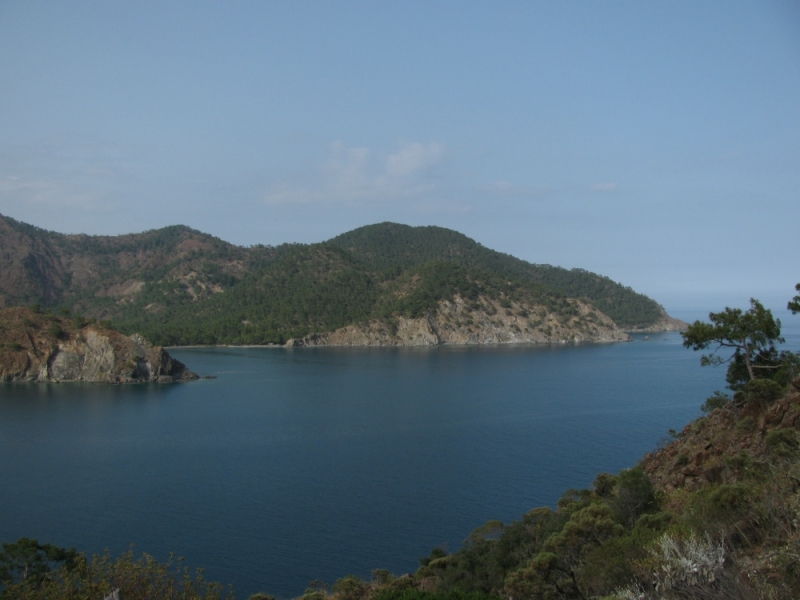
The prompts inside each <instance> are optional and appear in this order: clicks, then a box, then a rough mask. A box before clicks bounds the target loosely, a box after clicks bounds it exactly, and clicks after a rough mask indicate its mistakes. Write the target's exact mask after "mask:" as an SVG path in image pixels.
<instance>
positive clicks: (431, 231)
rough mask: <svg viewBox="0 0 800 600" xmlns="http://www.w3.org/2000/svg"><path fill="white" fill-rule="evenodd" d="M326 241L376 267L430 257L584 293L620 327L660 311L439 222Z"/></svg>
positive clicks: (614, 286)
mask: <svg viewBox="0 0 800 600" xmlns="http://www.w3.org/2000/svg"><path fill="white" fill-rule="evenodd" d="M330 243H331V244H334V245H336V246H339V247H341V248H345V249H347V250H349V251H350V252H352V253H353V254H354V255H356V256H357V257H359V258H360V259H362V260H363V261H364V262H365V263H366V264H367V265H369V267H370V268H371V269H375V270H377V271H387V270H392V269H395V270H398V271H399V270H403V269H407V268H409V267H414V266H417V265H420V264H424V263H427V262H433V261H446V262H450V263H454V264H457V265H460V266H463V267H467V268H477V269H481V270H483V271H488V272H490V273H494V274H495V275H498V276H501V277H506V278H508V279H512V280H520V281H525V282H530V283H537V284H542V285H543V286H544V287H545V288H547V289H549V290H552V291H555V292H558V293H561V294H563V295H564V296H569V297H573V298H587V299H588V300H590V301H591V302H592V304H594V305H595V306H596V307H597V308H599V309H600V310H601V311H602V312H604V313H605V314H607V315H608V316H609V317H611V318H612V319H614V321H615V322H616V323H617V324H618V325H619V326H621V327H624V328H641V327H648V326H649V325H652V324H653V323H655V322H656V321H658V320H659V319H661V318H662V317H663V316H664V309H663V308H662V307H661V306H660V305H659V304H658V303H656V302H655V301H653V300H652V299H650V298H648V297H647V296H644V295H643V294H639V293H636V292H635V291H633V290H632V289H631V288H629V287H625V286H623V285H621V284H619V283H616V282H614V281H612V280H611V279H609V278H608V277H604V276H602V275H597V274H596V273H591V272H589V271H585V270H584V269H572V270H569V269H564V268H561V267H553V266H551V265H537V264H531V263H529V262H526V261H524V260H520V259H519V258H515V257H513V256H511V255H509V254H503V253H502V252H497V251H495V250H490V249H489V248H485V247H484V246H482V245H481V244H479V243H478V242H476V241H474V240H472V239H470V238H468V237H467V236H465V235H464V234H462V233H459V232H457V231H453V230H451V229H445V228H443V227H435V226H430V227H410V226H408V225H400V224H397V223H379V224H377V225H368V226H366V227H360V228H358V229H354V230H353V231H349V232H347V233H343V234H341V235H339V236H337V237H335V238H333V239H332V240H330Z"/></svg>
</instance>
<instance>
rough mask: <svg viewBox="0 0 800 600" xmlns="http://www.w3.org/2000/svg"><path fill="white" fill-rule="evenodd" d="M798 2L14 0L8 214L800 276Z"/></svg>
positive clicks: (702, 298)
mask: <svg viewBox="0 0 800 600" xmlns="http://www.w3.org/2000/svg"><path fill="white" fill-rule="evenodd" d="M799 208H800V2H798V1H797V0H792V1H789V0H783V1H781V0H758V1H750V2H748V1H735V0H734V1H731V0H724V1H713V0H709V1H704V2H696V1H695V0H692V1H681V0H671V1H657V0H656V1H652V2H640V1H636V2H623V1H618V2H617V1H609V2H594V1H579V0H575V1H570V2H537V1H533V0H528V1H524V2H515V1H500V2H488V1H486V2H470V1H460V2H450V1H445V0H438V1H433V2H431V1H430V0H426V1H422V2H415V1H411V0H409V1H403V2H366V1H365V2H352V1H347V0H342V1H339V2H321V1H320V2H307V1H302V0H297V1H285V2H270V1H262V2H237V1H230V2H222V1H213V2H212V1H202V0H201V1H197V2H169V1H167V2H164V1H158V2H147V1H137V2H125V3H124V2H84V1H82V0H74V1H71V2H60V1H59V2H50V1H47V0H42V1H34V2H23V1H16V0H0V214H3V215H5V216H9V217H12V218H14V219H17V220H20V221H24V222H27V223H31V224H33V225H37V226H39V227H43V228H45V229H49V230H54V231H59V232H63V233H89V234H99V235H117V234H121V233H130V232H140V231H144V230H148V229H156V228H160V227H164V226H167V225H175V224H183V225H188V226H190V227H193V228H195V229H198V230H200V231H203V232H206V233H210V234H212V235H214V236H217V237H219V238H222V239H224V240H226V241H228V242H231V243H234V244H238V245H244V246H248V245H253V244H270V245H277V244H281V243H284V242H304V243H309V242H318V241H323V240H325V239H329V238H331V237H333V236H335V235H337V234H339V233H342V232H345V231H349V230H351V229H353V228H356V227H360V226H362V225H367V224H371V223H378V222H382V221H394V222H399V223H406V224H409V225H438V226H441V227H447V228H451V229H455V230H458V231H460V232H462V233H464V234H466V235H468V236H470V237H471V238H473V239H475V240H476V241H478V242H480V243H481V244H483V245H484V246H487V247H489V248H493V249H495V250H499V251H502V252H506V253H509V254H513V255H514V256H517V257H519V258H522V259H524V260H527V261H530V262H533V263H546V264H553V265H558V266H562V267H567V268H574V267H580V268H583V269H588V270H590V271H595V272H597V273H600V274H603V275H607V276H608V277H611V278H612V279H614V280H615V281H619V282H621V283H623V284H624V285H627V286H630V287H632V288H634V289H635V290H637V291H639V292H642V293H645V294H647V295H648V296H650V297H652V298H654V299H656V300H658V301H659V302H661V303H662V304H664V305H665V306H666V307H667V309H668V310H669V309H672V308H681V307H706V306H707V307H709V308H722V306H723V305H746V304H747V300H748V299H749V298H750V297H751V296H755V297H756V298H760V299H761V300H763V301H764V302H765V303H773V304H774V305H776V306H785V303H786V301H787V300H789V298H790V297H791V296H793V295H794V293H795V292H794V285H795V284H796V283H798V282H800V260H799V259H800V227H799V226H800V215H799V214H798V213H799V212H800V211H799V210H798V209H799Z"/></svg>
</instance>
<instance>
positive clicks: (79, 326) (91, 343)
mask: <svg viewBox="0 0 800 600" xmlns="http://www.w3.org/2000/svg"><path fill="white" fill-rule="evenodd" d="M197 377H198V376H197V375H196V374H195V373H193V372H192V371H190V370H189V369H188V368H186V366H185V365H184V364H183V363H181V362H180V361H177V360H175V359H173V358H172V357H170V355H169V354H168V353H167V352H166V351H165V350H164V349H163V348H161V347H159V346H153V345H152V344H150V343H149V342H148V341H147V340H145V339H144V338H143V337H142V336H140V335H132V336H125V335H123V334H121V333H119V332H117V331H114V330H113V329H110V328H108V327H104V326H103V325H100V324H98V323H94V322H93V323H88V322H86V321H85V320H83V319H82V318H80V317H77V318H74V319H71V318H67V317H63V316H62V317H58V316H54V315H50V314H43V313H40V312H35V311H33V310H30V309H26V308H6V309H0V381H38V382H67V381H86V382H93V383H145V382H158V383H166V382H173V381H187V380H191V379H197Z"/></svg>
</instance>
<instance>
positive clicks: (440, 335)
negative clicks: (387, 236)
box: [286, 296, 630, 347]
mask: <svg viewBox="0 0 800 600" xmlns="http://www.w3.org/2000/svg"><path fill="white" fill-rule="evenodd" d="M570 304H571V306H572V311H571V312H572V313H573V314H572V315H570V316H569V317H565V316H563V315H559V314H557V313H554V312H549V311H548V310H547V309H546V308H545V307H543V306H533V305H523V304H518V303H506V304H505V306H504V305H502V304H501V303H500V302H498V301H497V300H492V299H490V298H487V297H483V296H481V297H479V298H478V301H477V302H468V301H465V299H464V298H462V297H461V296H455V297H454V298H453V300H442V301H440V302H439V303H438V305H437V307H436V309H435V310H432V311H429V312H428V314H427V315H425V316H424V317H419V318H408V317H394V318H391V319H380V320H378V319H375V320H370V321H367V322H365V323H358V324H355V325H349V326H347V327H343V328H341V329H337V330H336V331H332V332H329V333H313V334H311V335H307V336H305V337H303V338H298V339H291V340H289V341H288V342H287V343H286V345H287V346H294V347H298V346H438V345H443V344H445V345H473V344H522V343H566V342H619V341H627V340H629V339H630V336H628V334H627V333H625V332H624V331H622V330H621V329H619V328H618V327H617V326H616V325H615V324H614V322H613V321H612V320H611V319H610V318H609V317H607V316H606V315H604V314H603V313H601V312H600V311H598V310H597V309H596V308H594V307H592V306H590V305H588V304H586V303H584V302H581V301H579V300H571V301H570ZM476 307H479V308H476Z"/></svg>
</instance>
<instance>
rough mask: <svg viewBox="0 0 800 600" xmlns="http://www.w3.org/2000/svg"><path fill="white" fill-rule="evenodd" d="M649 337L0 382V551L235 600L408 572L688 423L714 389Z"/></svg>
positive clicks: (682, 356) (267, 354)
mask: <svg viewBox="0 0 800 600" xmlns="http://www.w3.org/2000/svg"><path fill="white" fill-rule="evenodd" d="M787 337H789V338H790V342H793V343H794V349H796V348H797V346H798V344H797V339H796V338H797V337H798V336H797V335H794V336H787ZM650 338H651V340H649V341H644V340H643V336H641V335H640V336H636V339H635V340H634V341H633V342H630V343H619V344H608V345H584V346H566V347H565V346H556V347H531V346H525V347H491V348H433V349H389V348H382V349H334V348H318V349H294V350H293V349H283V348H281V349H277V348H276V349H255V348H253V349H192V350H189V349H181V350H174V351H173V352H172V354H173V355H174V356H176V357H177V358H179V359H180V360H182V361H184V362H185V363H186V364H188V365H189V366H190V367H191V368H192V369H194V370H195V371H197V372H199V373H202V374H213V375H216V376H217V378H216V379H212V380H202V381H197V382H192V383H187V384H174V385H162V386H156V385H153V386H99V385H67V384H64V385H44V384H42V385H0V509H1V511H2V512H0V541H13V540H16V539H17V538H19V537H21V536H27V537H36V538H38V539H39V540H40V541H46V542H50V543H55V544H58V545H62V546H68V547H72V546H75V547H77V548H78V549H80V550H84V551H87V552H90V553H93V552H100V551H102V550H103V549H105V548H108V549H110V550H111V552H112V553H114V554H119V553H121V552H122V551H125V550H127V549H128V548H129V547H130V545H131V544H135V550H136V552H137V553H138V552H147V553H149V554H152V555H154V556H155V557H156V558H158V559H165V558H166V557H167V555H168V553H169V552H175V553H176V554H178V555H181V556H184V557H186V561H187V564H189V565H191V566H193V567H194V566H203V567H205V568H206V575H207V577H208V578H209V579H211V580H217V581H222V582H224V583H231V584H233V585H234V587H235V590H236V592H237V595H238V597H240V598H247V596H248V595H249V594H251V593H253V592H256V591H265V592H269V593H272V594H276V595H279V596H284V597H289V596H294V595H298V594H300V593H302V591H303V589H304V588H305V587H306V585H307V584H308V583H309V582H310V581H311V580H314V579H321V580H323V581H327V582H329V583H332V582H333V581H335V580H336V579H337V578H339V577H343V576H345V575H347V574H349V573H354V574H356V575H359V576H362V577H368V576H369V573H370V571H371V569H373V568H378V567H380V568H387V569H390V570H391V571H393V572H395V573H402V572H408V571H411V570H413V569H414V568H415V567H416V565H417V558H418V557H419V556H422V555H426V554H427V553H428V552H429V551H430V550H431V549H432V548H433V547H435V546H439V545H444V546H446V547H447V548H448V549H449V550H455V549H457V548H458V547H459V546H460V544H461V542H462V540H463V539H464V538H466V536H467V535H468V534H469V533H470V531H471V530H472V529H474V528H475V527H477V526H479V525H481V524H482V523H484V522H485V521H487V520H489V519H501V520H504V521H511V520H514V519H516V518H518V517H519V516H520V515H521V514H523V513H524V512H526V511H528V510H530V509H531V508H533V507H536V506H541V505H553V504H554V503H555V502H556V500H557V499H558V498H559V496H560V495H561V494H562V493H563V492H564V491H565V490H566V489H568V488H570V487H587V486H589V485H590V484H591V483H592V480H593V479H594V476H595V475H596V474H597V473H598V472H601V471H609V472H616V471H619V470H620V469H622V468H624V467H628V466H631V465H632V464H633V463H635V461H636V460H637V459H638V458H640V457H641V456H642V455H643V454H644V453H645V452H647V451H648V450H651V449H652V448H654V447H655V445H656V444H658V443H659V441H661V440H663V439H664V438H665V436H666V435H667V431H668V430H669V429H670V428H674V429H681V428H682V427H683V426H684V425H685V424H686V423H687V422H688V421H689V420H691V419H693V418H694V417H696V416H698V415H699V414H700V412H699V406H700V404H701V403H702V402H703V400H704V399H705V397H706V396H708V395H709V394H710V393H711V392H712V391H713V390H714V389H721V388H723V386H724V370H722V369H710V368H700V366H699V356H698V355H697V354H696V353H693V352H691V351H689V350H686V349H684V348H683V347H682V346H681V340H680V336H679V335H678V334H652V335H651V336H650Z"/></svg>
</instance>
